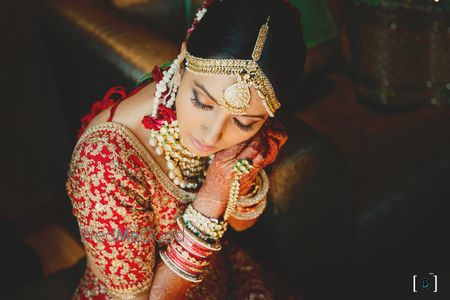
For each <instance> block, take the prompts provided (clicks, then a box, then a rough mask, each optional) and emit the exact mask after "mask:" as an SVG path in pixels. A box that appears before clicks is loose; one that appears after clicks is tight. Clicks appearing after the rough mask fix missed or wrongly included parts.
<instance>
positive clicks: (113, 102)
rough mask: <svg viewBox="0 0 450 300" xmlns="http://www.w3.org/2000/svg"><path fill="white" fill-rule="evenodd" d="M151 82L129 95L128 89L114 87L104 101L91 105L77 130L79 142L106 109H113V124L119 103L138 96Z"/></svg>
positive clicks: (140, 86)
mask: <svg viewBox="0 0 450 300" xmlns="http://www.w3.org/2000/svg"><path fill="white" fill-rule="evenodd" d="M155 68H158V67H157V66H155ZM148 83H149V82H145V83H142V84H140V85H139V86H138V87H136V88H134V89H133V90H132V91H131V92H130V93H129V94H128V95H127V92H126V89H125V88H124V87H123V86H121V85H119V86H113V87H112V88H110V89H109V90H108V91H107V92H106V94H105V95H104V96H103V98H102V99H100V100H99V101H96V102H94V103H93V104H92V105H91V111H90V112H89V113H87V114H86V115H84V116H83V117H82V118H81V128H80V129H78V130H77V140H78V139H79V138H80V136H81V135H82V134H83V132H84V131H85V130H86V127H87V126H88V125H89V123H90V122H91V121H92V119H93V118H94V117H95V116H96V115H98V114H99V113H100V112H101V111H103V110H104V109H107V108H108V107H110V106H112V107H111V113H110V115H109V118H108V122H111V120H112V118H113V115H114V112H115V111H116V108H117V106H118V105H119V103H120V102H121V101H122V100H124V99H126V98H128V97H130V96H132V95H134V94H136V93H137V92H139V91H140V90H141V89H142V88H143V87H145V86H146V85H147V84H148ZM113 96H116V97H117V99H114V97H113Z"/></svg>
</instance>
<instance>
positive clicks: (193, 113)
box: [175, 91, 201, 137]
mask: <svg viewBox="0 0 450 300" xmlns="http://www.w3.org/2000/svg"><path fill="white" fill-rule="evenodd" d="M180 92H181V93H179V94H177V98H176V100H175V108H176V112H177V120H178V126H179V128H180V131H181V135H182V136H183V137H184V133H191V132H193V131H195V128H196V127H198V126H199V124H200V121H201V115H200V114H199V112H198V109H195V108H194V107H192V104H191V102H190V100H189V94H188V93H182V91H180Z"/></svg>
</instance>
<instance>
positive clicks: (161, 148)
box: [148, 59, 214, 189]
mask: <svg viewBox="0 0 450 300" xmlns="http://www.w3.org/2000/svg"><path fill="white" fill-rule="evenodd" d="M179 64H180V63H179V60H178V59H175V60H174V61H173V63H172V64H171V66H170V68H169V69H168V70H165V71H163V78H162V79H161V80H160V81H158V82H157V83H156V91H155V97H154V100H153V110H152V117H153V118H157V116H158V115H157V113H158V107H159V105H160V104H161V102H162V104H163V105H164V106H166V107H167V108H170V107H171V106H172V105H173V104H174V102H175V97H176V93H177V90H178V86H177V85H176V84H175V82H174V80H173V76H174V74H175V73H176V71H177V69H178V67H179ZM165 91H168V92H167V93H166V94H165V95H164V96H163V94H164V92H165ZM148 143H149V144H150V146H151V147H153V148H154V149H155V152H156V154H158V155H160V156H164V158H165V159H166V165H167V167H168V169H169V174H168V176H169V178H170V179H171V180H172V181H173V183H174V184H175V185H177V186H179V187H181V188H182V189H185V188H187V189H196V188H197V187H198V186H199V185H200V184H201V183H203V181H204V180H205V177H206V169H207V168H208V165H209V164H210V162H211V160H212V158H213V157H214V155H213V154H212V155H209V156H208V157H199V156H196V155H194V154H193V153H192V152H190V151H189V150H188V149H187V148H186V147H185V146H184V143H183V140H182V138H181V136H180V129H179V127H178V122H177V120H172V121H171V122H170V123H169V122H168V121H167V120H164V122H163V124H162V125H161V126H160V127H159V129H158V130H154V129H152V130H151V133H150V138H149V140H148Z"/></svg>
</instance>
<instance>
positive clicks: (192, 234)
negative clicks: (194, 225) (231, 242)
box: [177, 216, 222, 251]
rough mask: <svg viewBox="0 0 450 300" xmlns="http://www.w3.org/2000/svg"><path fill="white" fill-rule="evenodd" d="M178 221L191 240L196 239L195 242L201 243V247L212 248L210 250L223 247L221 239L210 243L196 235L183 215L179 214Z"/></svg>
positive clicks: (217, 249) (218, 249)
mask: <svg viewBox="0 0 450 300" xmlns="http://www.w3.org/2000/svg"><path fill="white" fill-rule="evenodd" d="M177 223H178V226H180V228H182V230H183V233H186V235H188V236H189V238H190V239H191V240H194V241H195V242H197V243H198V244H200V246H201V247H203V248H205V249H207V250H210V251H220V250H221V249H222V245H220V240H216V242H215V243H214V244H210V243H208V242H206V241H204V240H202V239H201V238H199V237H198V236H196V235H195V234H194V233H193V232H192V231H191V230H190V229H189V228H188V227H187V226H186V225H185V224H184V222H183V220H182V218H181V216H179V217H178V218H177Z"/></svg>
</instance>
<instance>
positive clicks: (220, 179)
mask: <svg viewBox="0 0 450 300" xmlns="http://www.w3.org/2000/svg"><path fill="white" fill-rule="evenodd" d="M286 140H287V135H286V133H285V132H284V130H283V129H282V128H281V127H268V126H264V127H263V128H261V130H260V131H259V132H258V133H257V134H256V135H254V136H253V137H252V138H251V139H249V140H247V141H244V142H242V143H240V144H236V145H233V146H231V147H229V148H227V149H224V150H222V151H219V152H218V153H216V155H215V156H214V158H213V160H212V161H211V164H210V166H209V167H208V171H207V174H206V179H205V182H204V183H203V185H202V187H201V189H200V191H199V192H198V195H197V199H196V200H195V201H194V203H193V206H194V208H195V209H197V210H199V211H200V212H201V213H203V214H205V215H207V216H209V217H215V218H218V217H220V216H222V215H223V214H224V212H225V209H226V206H227V203H228V197H229V193H230V188H231V182H232V181H233V179H234V176H235V172H234V171H233V169H232V166H233V163H234V162H235V161H236V160H237V159H243V158H246V159H248V160H249V161H250V162H251V164H252V165H253V166H254V168H253V169H252V170H251V171H250V172H249V173H248V174H244V175H242V177H241V194H246V193H247V192H248V191H249V189H250V188H251V186H252V185H253V183H254V181H255V178H256V175H257V174H258V172H259V171H260V170H261V169H262V168H264V167H266V166H268V165H269V164H271V163H272V162H273V161H275V159H276V157H277V155H278V152H279V150H280V148H281V147H282V146H283V145H284V143H285V142H286Z"/></svg>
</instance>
